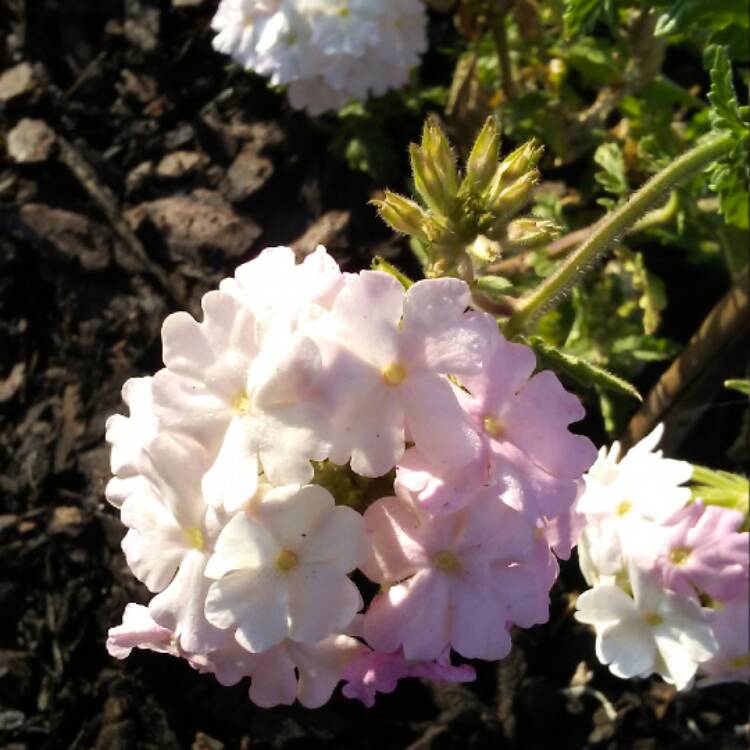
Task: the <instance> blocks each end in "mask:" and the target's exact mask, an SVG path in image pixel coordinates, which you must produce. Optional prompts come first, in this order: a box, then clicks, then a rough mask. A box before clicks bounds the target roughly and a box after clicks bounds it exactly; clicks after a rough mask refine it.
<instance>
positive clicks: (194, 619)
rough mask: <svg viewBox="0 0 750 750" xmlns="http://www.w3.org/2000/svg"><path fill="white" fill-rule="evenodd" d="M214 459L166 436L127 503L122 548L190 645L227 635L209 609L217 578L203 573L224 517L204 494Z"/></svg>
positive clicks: (150, 450) (150, 453) (152, 447)
mask: <svg viewBox="0 0 750 750" xmlns="http://www.w3.org/2000/svg"><path fill="white" fill-rule="evenodd" d="M206 465H207V459H206V456H205V454H204V452H203V451H202V449H201V447H200V446H199V445H197V444H195V443H192V441H187V440H177V439H175V438H173V437H171V436H170V435H168V434H162V435H160V436H159V437H157V438H155V439H154V440H152V441H151V443H149V445H148V446H147V447H146V449H145V450H144V454H143V457H142V460H141V464H140V468H141V473H142V476H143V477H144V479H145V482H144V485H143V488H142V490H139V491H138V492H135V493H133V494H131V495H130V496H128V498H127V499H126V500H125V502H124V503H123V505H122V509H121V517H122V522H123V523H124V524H125V525H126V526H127V527H128V528H129V529H130V530H129V531H128V533H127V534H126V535H125V537H124V539H123V540H122V549H123V551H124V552H125V558H126V560H127V562H128V565H129V567H130V569H131V570H132V571H133V573H134V574H135V576H136V577H137V578H138V579H139V580H140V581H142V582H143V583H145V584H146V586H147V587H148V589H149V590H150V591H153V592H160V593H158V594H157V596H155V597H154V598H153V599H152V600H151V602H150V603H149V612H150V613H151V616H152V617H153V619H154V620H155V621H156V622H157V623H158V624H159V625H161V626H162V627H165V628H167V629H169V630H170V631H172V632H173V633H174V636H175V639H176V641H177V643H179V645H180V646H181V648H183V649H184V650H185V651H204V650H207V649H211V648H215V647H216V646H217V645H218V643H219V642H220V641H221V639H222V637H223V634H222V633H221V631H220V630H218V629H217V628H214V627H213V626H212V625H210V624H209V623H208V621H207V620H206V618H205V615H204V612H203V607H204V603H205V600H206V593H207V591H208V586H209V585H210V583H211V582H210V581H209V580H208V579H207V578H205V576H204V574H203V571H204V569H205V567H206V562H207V561H208V558H209V556H210V554H211V551H212V545H213V541H214V539H215V538H216V536H217V534H218V532H219V529H220V528H221V525H222V522H223V519H222V518H221V517H220V516H219V515H217V514H216V512H215V511H213V510H212V509H211V508H209V507H208V506H207V505H206V503H205V501H204V499H203V496H202V494H201V485H200V478H201V476H202V474H203V471H205V467H206Z"/></svg>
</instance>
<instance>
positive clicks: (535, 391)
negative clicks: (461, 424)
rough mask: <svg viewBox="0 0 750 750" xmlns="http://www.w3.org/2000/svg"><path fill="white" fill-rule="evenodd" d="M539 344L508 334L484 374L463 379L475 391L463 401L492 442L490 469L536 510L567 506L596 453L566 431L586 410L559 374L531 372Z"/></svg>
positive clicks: (520, 502) (498, 340) (522, 506)
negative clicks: (518, 340) (519, 340)
mask: <svg viewBox="0 0 750 750" xmlns="http://www.w3.org/2000/svg"><path fill="white" fill-rule="evenodd" d="M535 365H536V359H535V357H534V353H533V351H532V350H531V349H530V348H529V347H527V346H523V345H522V344H513V343H510V342H509V341H506V340H505V339H504V338H503V337H502V336H500V335H497V336H496V337H495V338H494V351H493V352H492V355H491V358H490V360H489V362H488V366H487V367H486V368H485V370H484V371H483V372H482V373H481V374H480V375H479V376H469V377H465V378H464V379H463V383H464V385H466V386H467V387H468V388H469V390H470V391H471V395H472V397H470V398H465V399H464V404H465V408H466V410H467V412H468V413H469V414H470V415H471V417H472V418H473V420H474V423H475V425H476V427H477V429H478V430H479V431H480V432H481V434H482V435H483V437H484V440H485V441H486V443H487V445H488V449H489V451H488V452H489V456H490V463H491V469H490V476H491V478H492V480H493V481H497V482H498V483H500V482H502V483H503V484H504V485H505V486H506V487H507V489H506V493H507V495H508V496H507V497H506V498H504V499H505V501H506V502H508V503H509V504H510V505H512V506H513V507H517V509H519V510H524V511H525V512H527V513H528V514H529V515H530V516H531V517H533V518H543V517H547V518H554V517H555V516H557V515H559V514H560V513H564V512H567V511H568V510H569V509H570V507H571V505H572V503H573V502H574V500H575V498H576V494H577V491H578V488H577V481H578V480H579V479H580V477H581V475H582V474H583V473H584V471H586V470H587V469H588V468H589V467H590V466H591V464H592V463H593V462H594V459H595V458H596V449H595V448H594V445H593V444H592V443H591V441H590V440H589V439H588V438H586V437H584V436H582V435H575V434H573V433H571V432H569V431H568V425H570V424H571V423H573V422H577V421H579V420H580V419H583V417H584V415H585V412H584V409H583V406H582V405H581V402H580V401H579V400H578V398H577V397H576V396H574V395H573V394H571V393H568V392H567V391H566V390H565V389H564V388H563V387H562V385H561V384H560V381H559V380H558V379H557V376H556V375H555V374H554V373H552V372H550V371H548V370H545V371H543V372H539V373H537V374H536V375H533V376H532V373H533V371H534V367H535Z"/></svg>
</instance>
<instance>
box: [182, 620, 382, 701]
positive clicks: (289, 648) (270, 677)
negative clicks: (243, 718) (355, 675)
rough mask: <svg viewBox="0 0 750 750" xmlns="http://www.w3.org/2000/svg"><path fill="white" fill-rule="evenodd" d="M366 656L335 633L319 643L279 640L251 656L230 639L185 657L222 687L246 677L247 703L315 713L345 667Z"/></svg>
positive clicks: (351, 641) (359, 646)
mask: <svg viewBox="0 0 750 750" xmlns="http://www.w3.org/2000/svg"><path fill="white" fill-rule="evenodd" d="M366 651H368V649H367V647H366V646H365V645H363V644H362V643H360V642H359V641H357V640H356V639H354V638H351V637H349V636H346V635H338V634H335V635H330V636H328V637H327V638H325V639H323V640H322V641H320V642H318V643H297V642H295V641H291V640H284V641H282V642H281V643H279V644H277V645H276V646H273V647H272V648H270V649H268V650H267V651H263V652H261V653H257V654H253V653H250V652H249V651H248V650H247V649H246V648H243V647H242V646H240V644H239V643H237V641H236V640H235V639H234V637H231V636H230V637H229V638H228V639H227V640H226V641H225V642H224V643H223V644H222V645H221V647H220V648H218V649H217V650H215V651H212V652H211V653H209V654H205V655H197V656H194V655H187V656H186V658H188V660H189V661H190V663H191V665H192V666H193V667H194V668H195V669H197V670H198V671H199V672H201V673H210V674H213V675H214V676H215V677H216V679H217V681H218V682H219V683H220V684H221V685H236V684H237V683H238V682H239V681H240V680H241V679H242V678H243V677H250V678H251V679H252V682H251V685H250V698H251V700H252V701H253V703H255V704H256V705H258V706H261V707H263V708H269V707H271V706H277V705H279V704H284V705H290V704H292V703H294V701H295V699H296V700H299V702H300V703H301V704H302V705H303V706H305V707H306V708H318V707H320V706H322V705H323V704H324V703H326V702H327V701H328V699H329V698H330V697H331V693H333V690H334V688H335V687H336V685H337V684H338V683H339V681H340V680H341V679H343V677H344V672H345V670H346V669H347V668H348V666H349V664H350V663H351V662H352V661H353V660H355V659H357V658H358V657H359V656H361V655H362V654H364V653H365V652H366Z"/></svg>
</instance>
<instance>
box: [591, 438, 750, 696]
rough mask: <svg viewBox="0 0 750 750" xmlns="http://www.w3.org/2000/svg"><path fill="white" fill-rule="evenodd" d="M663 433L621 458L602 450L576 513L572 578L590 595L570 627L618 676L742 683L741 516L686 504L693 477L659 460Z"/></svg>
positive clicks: (745, 560)
mask: <svg viewBox="0 0 750 750" xmlns="http://www.w3.org/2000/svg"><path fill="white" fill-rule="evenodd" d="M662 433H663V427H662V426H659V427H658V428H657V429H656V430H654V432H653V433H652V434H651V435H649V436H648V437H646V438H644V439H643V440H642V441H641V442H640V443H638V444H637V445H636V446H634V447H633V448H632V449H631V450H630V451H629V452H628V453H626V454H625V455H624V456H622V458H621V457H620V446H619V444H618V443H615V444H614V445H613V446H612V448H611V450H610V451H607V450H606V449H602V450H601V452H600V454H599V458H598V459H597V461H596V463H595V464H594V466H593V467H592V468H591V469H590V470H589V472H588V473H587V474H586V476H585V482H586V489H585V492H584V493H583V494H582V495H581V497H580V499H579V501H578V503H577V511H578V513H580V514H581V515H582V517H583V522H584V526H583V531H582V533H581V537H580V540H579V545H578V553H579V561H580V564H581V570H582V572H583V574H584V576H585V578H586V580H587V581H588V582H589V584H591V585H592V587H593V588H591V589H590V590H589V591H586V592H584V593H583V594H582V595H581V596H580V597H579V598H578V605H577V606H578V612H577V615H576V616H577V618H578V619H579V620H580V621H582V622H585V623H589V624H591V625H593V626H594V628H595V630H596V634H597V655H598V656H599V658H600V660H601V661H603V662H604V663H606V664H609V666H610V669H611V671H612V672H613V673H614V674H616V675H618V676H620V677H634V676H642V677H645V676H647V675H648V674H650V673H652V672H656V673H657V674H660V675H661V676H662V677H664V679H666V680H667V681H669V682H672V683H674V684H675V685H676V686H677V687H678V689H683V688H686V687H689V686H690V685H692V684H693V682H694V680H695V678H696V676H698V677H701V676H702V679H701V680H700V681H699V683H698V684H713V683H716V682H726V681H734V680H739V681H745V680H747V679H748V678H749V677H750V643H749V641H748V639H749V637H750V636H749V634H748V590H749V587H748V583H749V579H748V568H749V567H750V566H749V563H750V549H749V548H748V532H747V531H742V530H741V529H742V527H743V525H744V523H745V521H746V518H745V516H744V514H743V513H741V512H739V511H736V510H732V509H730V508H725V507H720V506H715V505H705V504H704V503H703V502H702V501H701V500H700V498H697V499H695V501H694V502H691V497H692V493H691V490H690V489H689V488H688V487H686V486H684V484H683V483H684V482H687V481H688V480H689V479H690V477H691V475H692V473H693V467H692V466H691V465H690V464H689V463H686V462H684V461H676V460H674V459H668V458H664V457H663V456H662V453H661V451H658V450H656V446H657V445H658V443H659V440H660V439H661V435H662Z"/></svg>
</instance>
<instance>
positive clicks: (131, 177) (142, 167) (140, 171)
mask: <svg viewBox="0 0 750 750" xmlns="http://www.w3.org/2000/svg"><path fill="white" fill-rule="evenodd" d="M153 173H154V163H153V162H152V161H142V162H141V163H140V164H139V165H138V166H137V167H135V169H131V170H130V172H128V176H127V177H126V178H125V190H126V191H127V192H128V193H133V192H135V191H136V190H140V189H141V188H142V187H143V185H144V184H145V182H146V181H147V180H148V178H149V177H150V176H151V175H152V174H153Z"/></svg>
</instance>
